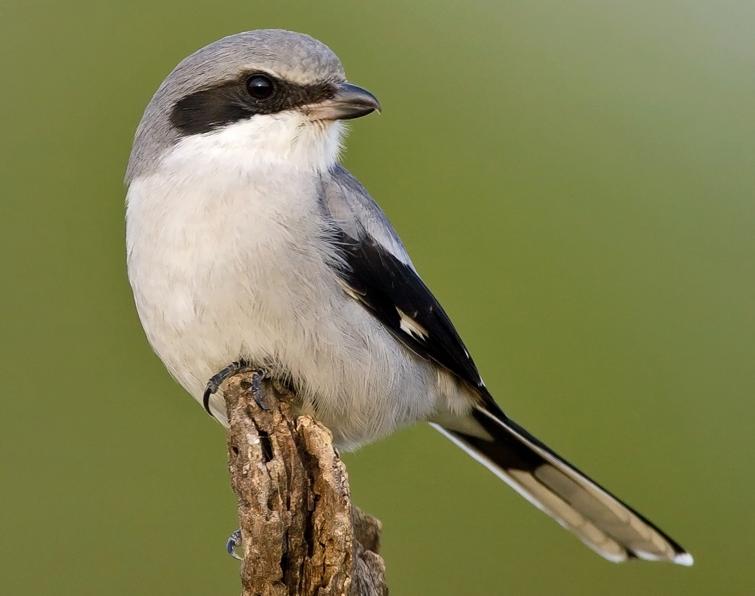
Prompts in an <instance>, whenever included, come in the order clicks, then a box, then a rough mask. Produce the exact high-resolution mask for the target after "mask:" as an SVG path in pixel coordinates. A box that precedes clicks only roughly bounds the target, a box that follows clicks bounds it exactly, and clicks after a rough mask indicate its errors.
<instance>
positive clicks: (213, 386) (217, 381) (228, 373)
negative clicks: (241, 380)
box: [202, 359, 256, 417]
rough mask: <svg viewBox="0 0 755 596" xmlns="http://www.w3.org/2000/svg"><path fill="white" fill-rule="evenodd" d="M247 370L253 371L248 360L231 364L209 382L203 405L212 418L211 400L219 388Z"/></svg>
mask: <svg viewBox="0 0 755 596" xmlns="http://www.w3.org/2000/svg"><path fill="white" fill-rule="evenodd" d="M247 370H251V367H250V365H249V363H248V362H247V361H246V360H243V359H242V360H238V361H236V362H231V363H230V364H229V365H228V366H226V367H225V368H224V369H223V370H221V371H219V372H217V373H216V374H214V375H213V376H212V378H211V379H210V380H209V381H208V382H207V387H206V389H205V390H204V396H203V398H202V405H203V406H204V409H205V410H206V411H207V413H208V414H209V415H210V416H213V414H212V412H211V411H210V398H211V397H212V396H213V395H215V393H217V391H218V388H219V387H220V386H221V385H222V384H223V381H225V380H226V379H229V378H230V377H232V376H233V375H235V374H236V373H239V372H242V371H247ZM255 377H256V375H255ZM255 401H256V400H255ZM213 417H214V416H213Z"/></svg>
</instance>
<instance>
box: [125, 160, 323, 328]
mask: <svg viewBox="0 0 755 596" xmlns="http://www.w3.org/2000/svg"><path fill="white" fill-rule="evenodd" d="M228 174H229V172H227V171H224V172H223V175H220V173H213V172H212V171H208V172H204V173H203V174H202V173H193V172H185V171H181V170H178V171H175V172H171V173H168V174H167V175H166V173H165V172H162V174H161V175H159V176H152V177H151V178H146V179H144V180H137V181H135V183H134V184H133V185H132V188H131V189H130V191H129V205H128V232H127V236H128V249H129V275H130V277H131V281H132V285H133V286H134V290H135V295H136V296H137V306H138V308H139V311H140V315H141V316H142V317H147V318H157V319H159V320H160V321H161V326H167V327H169V328H171V329H172V330H174V331H175V332H178V333H184V332H185V333H187V334H191V333H201V331H202V329H203V328H212V327H216V326H217V325H221V324H222V326H223V327H224V328H226V329H233V326H234V324H235V323H238V324H241V323H242V322H243V323H244V324H245V325H248V324H249V322H250V321H249V319H256V320H263V319H264V320H275V319H276V317H280V316H290V312H291V309H292V308H295V307H296V305H295V304H292V303H293V302H296V301H297V296H296V294H297V292H299V291H300V290H299V289H298V288H299V287H306V285H307V282H306V278H307V277H308V276H316V275H319V274H321V273H322V272H321V271H320V268H323V267H324V266H325V264H324V263H323V262H318V258H317V255H318V254H320V253H321V252H322V251H320V250H316V249H317V246H316V245H317V244H322V243H323V242H324V239H323V229H324V223H323V221H322V217H321V215H320V209H319V204H318V197H317V188H318V184H317V179H316V177H315V175H314V174H308V173H302V172H295V171H286V170H282V171H281V170H280V168H269V167H260V168H259V169H257V170H254V169H250V168H246V169H244V170H239V171H238V172H236V175H228ZM231 174H233V173H231ZM313 249H315V250H313ZM263 314H264V315H265V316H262V315H263Z"/></svg>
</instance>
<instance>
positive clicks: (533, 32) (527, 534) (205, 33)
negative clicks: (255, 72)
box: [0, 0, 755, 596]
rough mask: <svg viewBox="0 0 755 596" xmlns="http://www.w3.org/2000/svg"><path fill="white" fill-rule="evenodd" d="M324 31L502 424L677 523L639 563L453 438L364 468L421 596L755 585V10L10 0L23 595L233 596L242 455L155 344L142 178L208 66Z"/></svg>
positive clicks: (358, 139) (369, 492) (10, 352)
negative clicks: (166, 124)
mask: <svg viewBox="0 0 755 596" xmlns="http://www.w3.org/2000/svg"><path fill="white" fill-rule="evenodd" d="M272 26H275V27H283V28H289V29H295V30H299V31H305V32H307V33H310V34H312V35H314V36H316V37H318V38H320V39H322V40H324V41H325V42H326V43H328V44H329V45H330V46H331V47H332V48H333V49H334V50H335V51H336V52H337V53H338V54H339V55H340V56H341V57H342V58H343V60H344V63H345V65H346V69H347V72H348V73H349V77H350V78H351V80H353V81H354V82H357V83H359V84H361V85H364V86H365V87H367V88H368V89H371V90H372V91H374V92H375V93H376V94H377V95H378V96H379V97H380V99H381V100H382V102H383V106H384V113H383V115H382V116H379V117H377V116H373V117H370V118H366V119H364V120H360V121H357V122H355V123H354V124H353V126H352V132H351V134H350V138H349V141H348V151H347V153H346V155H345V161H346V163H347V165H348V166H349V167H350V168H351V169H352V171H354V172H355V173H356V175H357V176H358V177H359V178H360V179H361V180H362V181H363V182H364V183H365V184H366V186H367V187H368V189H369V190H370V191H371V193H372V194H373V195H374V196H375V197H376V198H377V200H378V201H379V202H380V203H381V204H382V205H383V207H384V208H385V210H386V211H387V212H388V214H389V215H390V217H391V218H392V220H393V222H394V223H395V225H396V227H397V228H398V229H399V231H400V233H401V234H402V236H403V238H404V239H405V241H406V243H407V245H408V247H409V249H410V251H411V253H412V255H413V257H414V260H415V263H416V264H417V266H418V268H419V269H420V271H421V272H422V274H423V276H424V278H425V280H426V281H427V282H428V283H429V285H430V286H431V287H432V288H433V289H434V291H435V292H436V294H437V295H438V297H439V298H440V299H441V301H442V302H443V303H444V304H445V305H446V307H447V310H448V311H449V313H450V314H451V316H452V317H453V318H454V320H455V321H456V324H457V326H458V328H459V331H460V332H461V334H462V335H463V336H464V338H465V340H466V342H467V345H468V346H469V348H470V350H471V351H472V352H473V354H474V355H475V357H476V359H477V362H478V364H479V366H480V369H481V371H482V372H483V375H484V377H485V379H486V381H487V382H488V384H489V386H490V387H491V389H492V391H493V393H494V394H495V395H496V396H497V397H498V400H499V401H500V402H501V403H502V404H503V406H504V407H505V408H506V409H507V410H508V412H509V413H510V414H511V415H512V416H513V417H515V418H516V419H518V420H519V421H520V422H522V423H524V424H525V425H526V426H527V427H529V428H530V429H531V430H532V431H533V432H535V433H536V434H538V435H540V436H542V437H543V438H544V439H546V440H547V441H548V442H549V443H551V444H552V445H553V446H554V447H556V448H557V449H558V450H559V451H561V452H563V454H564V455H566V456H568V457H569V458H570V459H572V460H573V461H575V462H576V463H577V464H578V465H580V466H581V467H583V468H584V469H585V470H587V471H588V472H589V473H591V474H592V475H594V476H595V477H596V478H597V479H598V480H599V481H601V482H602V483H604V484H605V485H607V486H608V487H610V488H611V489H612V490H613V491H615V492H616V493H617V494H618V495H620V496H622V497H624V498H625V499H626V500H627V501H629V502H630V503H632V504H633V505H634V506H635V507H637V508H638V509H639V510H640V511H642V512H645V513H646V514H647V515H648V516H649V517H651V518H652V519H653V520H656V521H657V522H658V523H659V525H661V526H662V527H663V528H664V529H667V530H668V532H669V533H670V534H672V535H673V536H674V537H676V538H677V539H678V540H679V541H680V542H681V543H682V544H684V545H685V546H686V547H687V548H689V549H690V551H691V552H692V553H693V554H694V555H695V557H696V559H697V563H696V565H695V566H694V567H693V568H691V569H686V568H679V567H675V566H672V565H661V564H649V563H644V564H643V563H632V564H627V565H620V566H617V565H612V564H610V563H607V562H605V561H603V560H601V559H600V558H598V557H597V556H595V555H593V554H592V553H591V552H590V551H588V550H587V549H585V548H583V547H582V546H581V545H580V544H579V543H578V542H577V541H576V540H575V539H574V538H573V537H572V536H570V535H569V534H568V533H566V532H565V531H563V530H561V529H560V528H559V527H558V526H557V525H556V524H554V523H553V522H552V521H550V520H549V519H547V518H546V517H545V516H543V515H542V514H541V513H539V512H538V511H536V510H535V509H534V508H532V507H531V506H530V505H528V504H527V503H526V502H525V501H524V500H523V499H521V498H520V497H518V496H516V495H515V494H514V493H513V492H512V491H511V490H510V489H508V488H507V487H506V486H504V485H502V484H501V483H500V482H499V481H498V480H497V479H496V478H494V477H493V476H492V475H491V474H489V473H487V472H486V471H485V470H483V469H482V468H481V467H480V466H478V465H477V464H475V463H474V462H473V461H472V460H471V459H469V458H467V456H465V455H464V454H463V453H461V452H460V451H458V450H456V449H455V448H454V447H453V446H452V445H451V444H449V443H448V442H446V441H445V440H444V439H443V438H442V437H440V436H439V435H437V434H435V433H433V432H432V431H431V430H430V429H429V428H427V427H424V426H421V427H416V428H412V429H409V430H406V431H404V432H402V433H399V434H398V435H397V436H395V437H392V438H391V439H389V440H386V441H383V442H382V443H379V444H376V445H372V446H370V447H368V448H365V449H363V450H362V451H361V452H359V453H357V454H352V455H348V456H347V457H346V460H347V464H348V468H349V471H350V473H351V479H352V488H353V493H354V496H355V500H356V501H357V502H358V503H359V504H360V505H361V506H362V507H364V508H365V509H366V510H368V511H370V512H372V513H374V514H376V515H377V516H379V517H380V518H381V519H382V520H383V522H384V524H385V534H384V538H385V551H384V552H385V557H386V560H387V565H388V577H389V579H390V584H391V587H392V593H393V594H396V595H424V594H431V595H435V594H437V595H445V594H454V595H459V594H461V595H465V594H472V595H474V594H504V595H531V594H563V595H587V594H612V595H636V594H659V595H667V594H670V595H685V596H688V595H695V594H701V595H702V594H705V595H708V594H752V593H755V571H753V566H752V558H753V552H754V551H755V515H754V514H753V511H755V509H754V508H753V506H752V502H753V498H755V480H753V474H754V473H753V471H752V465H753V463H755V457H753V455H754V453H755V448H753V427H754V424H755V403H754V402H753V395H754V394H755V372H754V370H755V366H753V364H754V362H755V321H754V318H755V314H754V313H755V264H754V262H753V253H754V252H755V234H754V233H753V232H755V202H754V199H755V42H754V41H753V39H754V38H753V29H754V28H755V4H753V3H752V2H748V1H745V0H742V1H734V2H733V1H726V0H717V1H715V2H714V1H709V2H704V1H691V0H690V1H682V0H679V1H676V2H671V1H661V2H655V1H653V2H651V1H640V2H629V1H625V2H599V1H597V0H595V1H574V2H557V1H552V2H523V1H510V2H493V1H476V2H465V3H462V2H450V1H438V0H435V1H430V0H423V1H413V2H399V1H398V0H394V1H390V2H370V3H367V2H364V3H362V2H346V1H345V0H344V1H341V2H331V1H325V0H320V1H318V2H300V3H294V2H282V1H280V0H279V1H277V2H252V1H244V2H229V1H211V0H184V1H178V0H170V1H164V2H160V1H156V0H150V1H146V0H137V1H130V2H125V1H124V2H94V1H92V2H84V1H70V2H57V1H51V0H49V1H41V0H0V67H1V69H0V76H1V77H2V86H1V87H0V88H1V89H2V91H1V92H0V114H2V129H1V132H2V137H1V139H2V140H0V151H1V152H2V153H1V155H0V157H1V159H0V193H1V196H0V260H1V261H0V267H1V268H2V269H1V270H2V280H3V281H2V292H0V313H2V316H0V333H1V338H2V341H1V343H0V367H1V368H0V370H1V372H2V376H1V378H2V393H1V396H0V400H2V401H1V402H0V403H1V404H2V409H1V414H0V425H1V428H0V474H1V477H0V478H1V482H2V485H1V486H0V489H1V490H0V582H1V587H0V591H1V592H2V593H3V594H13V595H26V594H29V595H39V594H61V595H94V594H97V595H100V594H107V595H109V596H118V595H121V594H123V595H127V594H128V595H131V594H146V595H173V594H175V595H182V596H188V595H209V594H212V595H220V594H235V593H236V592H237V576H236V572H237V564H236V563H235V562H234V561H232V560H231V559H230V558H229V557H228V556H227V555H226V554H225V552H224V550H223V545H224V540H225V537H226V535H227V534H228V532H230V531H231V530H232V529H233V528H234V524H235V519H234V514H235V510H234V501H233V498H232V495H231V492H230V489H229V487H228V479H227V476H226V470H225V452H224V438H223V433H222V431H221V429H220V427H219V426H217V425H216V424H214V423H213V422H211V421H210V420H209V419H208V418H207V416H206V415H205V414H204V413H203V412H202V409H201V408H200V407H198V406H197V405H196V404H195V403H194V402H193V401H192V400H190V399H189V398H188V397H187V396H186V395H185V394H184V393H183V391H182V390H181V389H180V388H179V387H178V386H176V385H175V384H174V383H173V381H172V380H171V379H170V378H169V376H168V375H167V374H166V373H165V371H164V370H163V368H162V366H161V364H160V362H159V361H158V360H157V359H156V357H155V356H154V355H153V354H152V353H151V351H150V349H149V347H148V346H147V343H146V341H145V339H144V337H143V335H142V332H141V329H140V327H139V323H138V321H137V318H136V315H135V312H134V308H133V305H132V303H131V296H130V291H129V287H128V283H127V280H126V275H125V271H124V248H123V235H124V234H123V230H124V226H123V213H124V208H123V197H124V188H123V186H122V176H123V171H124V167H125V163H126V159H127V157H128V153H129V148H130V144H131V138H132V134H133V130H134V128H135V126H136V124H137V122H138V120H139V117H140V115H141V111H142V109H143V108H144V105H145V104H146V102H147V101H148V99H149V97H150V95H151V93H152V92H153V90H154V89H155V88H156V87H157V85H158V84H159V83H160V81H161V80H162V78H163V77H164V76H165V74H166V73H167V72H168V71H169V70H170V69H171V68H172V67H173V66H174V65H175V63H176V62H177V61H178V60H179V59H181V58H182V57H183V56H185V55H186V54H188V53H189V52H191V51H193V50H194V49H196V48H197V47H199V46H201V45H204V44H205V43H208V42H210V41H212V40H214V39H216V38H218V37H221V36H223V35H226V34H229V33H234V32H237V31H240V30H245V29H251V28H256V27H272Z"/></svg>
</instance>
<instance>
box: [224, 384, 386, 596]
mask: <svg viewBox="0 0 755 596" xmlns="http://www.w3.org/2000/svg"><path fill="white" fill-rule="evenodd" d="M222 390H223V394H224V396H225V403H226V407H227V410H228V419H229V425H230V428H229V432H228V459H229V469H230V473H231V486H232V487H233V491H234V492H235V493H236V496H237V498H238V513H239V525H240V529H241V547H240V549H239V550H240V553H239V554H240V555H241V557H242V562H241V585H242V596H257V595H259V596H273V595H274V596H278V595H281V596H282V595H294V594H296V595H298V594H302V595H309V594H313V595H314V594H316V595H317V596H331V595H333V596H335V595H339V596H340V595H344V596H346V595H348V596H357V595H358V596H373V595H376V596H377V595H381V596H382V595H386V594H388V588H387V586H386V584H385V564H384V563H383V559H382V558H381V557H380V555H379V554H378V550H379V542H380V530H381V524H380V522H379V521H378V520H377V519H375V518H374V517H372V516H370V515H367V514H365V513H362V512H361V511H360V510H359V509H358V508H356V507H353V506H352V504H351V497H350V494H349V483H348V478H347V475H346V468H345V466H344V465H343V462H342V461H341V458H340V457H339V456H338V453H336V451H335V449H334V448H333V443H332V437H331V434H330V431H328V429H327V428H325V427H324V426H323V425H322V424H320V423H318V422H316V421H315V420H313V419H312V418H310V417H308V416H299V417H296V416H294V415H293V413H292V406H291V402H292V401H294V400H295V397H294V396H292V395H291V394H289V393H287V392H286V391H285V390H282V389H281V388H279V387H277V386H274V384H273V383H270V382H268V381H263V380H262V379H261V377H260V376H259V375H258V374H257V373H238V374H236V375H234V376H233V377H231V378H230V379H228V380H227V381H226V382H225V383H224V384H223V385H222Z"/></svg>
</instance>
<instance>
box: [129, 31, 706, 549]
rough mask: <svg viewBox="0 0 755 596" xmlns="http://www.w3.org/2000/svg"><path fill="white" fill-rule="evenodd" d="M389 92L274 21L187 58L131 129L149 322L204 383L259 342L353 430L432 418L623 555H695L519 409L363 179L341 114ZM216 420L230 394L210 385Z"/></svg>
mask: <svg viewBox="0 0 755 596" xmlns="http://www.w3.org/2000/svg"><path fill="white" fill-rule="evenodd" d="M377 107H378V104H377V100H376V99H375V98H374V96H372V95H371V94H369V93H368V92H367V91H365V90H363V89H360V88H358V87H355V86H353V85H350V84H348V83H346V81H345V75H344V72H343V67H342V66H341V63H340V61H339V60H338V58H337V57H336V56H335V54H333V52H332V51H331V50H330V49H328V48H327V47H326V46H325V45H323V44H322V43H320V42H318V41H316V40H314V39H312V38H311V37H308V36H305V35H301V34H297V33H291V32H287V31H279V30H264V31H251V32H246V33H241V34H238V35H235V36H230V37H226V38H224V39H222V40H220V41H218V42H215V43H214V44H210V45H209V46H207V47H205V48H203V49H201V50H199V51H198V52H195V53H194V54H192V55H191V56H189V57H188V58H186V59H185V60H184V61H182V62H181V63H180V64H179V65H178V66H177V67H176V68H175V69H174V70H173V71H172V72H171V73H170V74H169V75H168V77H167V78H166V79H165V81H164V82H163V83H162V85H160V88H159V89H158V90H157V92H156V93H155V96H154V97H153V98H152V100H151V102H150V103H149V105H148V106H147V109H146V111H145V113H144V116H143V118H142V121H141V123H140V124H139V127H138V129H137V133H136V138H135V141H134V147H133V150H132V154H131V158H130V161H129V166H128V171H127V175H126V180H127V183H128V187H129V188H128V197H127V202H128V206H127V250H128V269H129V278H130V281H131V285H132V288H133V291H134V298H135V302H136V306H137V310H138V312H139V316H140V318H141V321H142V324H143V326H144V329H145V332H146V334H147V337H148V339H149V341H150V343H151V345H152V347H153V348H154V349H155V351H156V352H157V354H158V356H159V357H160V358H161V359H162V361H163V362H164V363H165V365H166V367H167V368H168V370H169V371H170V372H171V374H172V375H173V376H174V377H175V378H176V379H177V380H178V382H179V383H181V385H182V386H183V387H184V388H186V390H187V391H188V392H189V393H190V394H191V395H192V396H194V398H195V399H197V400H198V401H201V400H202V396H203V393H204V389H205V384H206V383H207V381H208V379H209V378H210V377H211V376H212V375H213V374H215V373H216V372H218V371H219V370H220V369H222V368H223V367H225V366H226V365H227V364H229V363H230V362H232V361H235V360H239V359H245V360H248V361H249V362H251V363H253V364H255V365H256V366H260V367H264V368H266V369H267V370H269V371H270V373H271V374H273V375H275V376H280V377H285V378H287V379H289V380H290V381H291V382H292V383H294V385H295V386H296V389H297V394H298V396H299V398H300V403H299V409H300V411H301V412H302V413H309V414H312V415H314V416H316V417H317V418H319V419H320V420H322V421H323V422H324V423H325V424H326V425H327V426H328V427H329V428H330V429H331V430H332V432H333V435H334V438H335V440H336V443H337V444H338V445H339V446H340V447H342V448H345V449H351V448H356V447H357V446H359V445H361V444H364V443H366V442H369V441H374V440H376V439H378V438H380V437H383V436H386V435H388V434H390V433H391V432H393V431H394V430H396V429H397V428H399V427H401V426H405V425H408V424H412V423H414V422H417V421H428V422H431V423H433V425H434V426H435V427H436V428H438V429H439V430H440V431H441V432H443V433H444V434H445V435H446V436H447V437H448V438H450V439H451V440H453V441H454V442H455V443H456V444H458V445H459V446H461V447H462V448H464V449H465V450H467V451H468V452H469V453H470V454H471V455H472V456H473V457H475V458H476V459H478V460H479V461H480V462H482V463H483V464H485V465H486V466H487V467H488V468H490V469H491V470H492V471H494V472H495V473H496V474H497V475H498V476H500V477H501V478H502V479H503V480H505V481H506V482H507V483H509V484H510V485H511V486H512V487H513V488H514V489H516V490H517V491H518V492H520V493H521V494H522V495H523V496H525V497H526V498H527V499H528V500H530V501H531V502H532V503H533V504H535V505H536V506H537V507H539V508H540V509H542V510H543V511H545V512H546V513H548V514H549V515H551V516H552V517H554V518H555V519H556V520H557V521H558V522H559V523H561V524H562V525H563V526H565V527H567V528H568V529H570V530H572V531H573V532H574V533H575V534H576V535H577V536H578V537H579V538H580V539H581V540H582V541H583V542H585V544H587V545H588V546H590V547H591V548H592V549H594V550H595V551H596V552H598V553H600V554H601V555H602V556H604V557H606V558H608V559H609V560H612V561H622V560H625V559H627V558H632V557H640V558H645V559H651V560H655V559H661V560H671V561H674V562H676V563H680V564H691V562H692V558H691V557H690V555H689V554H687V553H686V552H685V551H684V549H682V548H681V547H680V546H679V545H678V544H677V543H676V542H674V541H673V540H672V539H671V538H669V537H668V536H667V535H666V534H664V533H663V532H662V531H661V530H659V529H658V528H657V527H655V526H654V525H653V524H652V523H650V522H649V521H647V520H645V519H644V518H643V517H642V516H640V515H639V514H638V513H636V512H635V511H634V510H632V509H631V508H629V507H628V506H626V505H625V504H623V503H621V502H620V501H619V500H618V499H616V498H615V497H613V496H612V495H611V494H610V493H608V492H607V491H605V490H604V489H602V488H601V487H599V486H598V485H596V484H595V483H594V482H593V481H591V480H590V479H589V478H588V477H586V476H585V475H584V474H582V473H581V472H579V471H578V470H577V469H576V468H574V467H573V466H571V465H570V464H568V463H567V462H565V461H564V460H563V459H562V458H560V457H559V456H558V455H557V454H555V452H553V451H552V450H550V449H549V448H548V447H546V446H545V445H544V444H543V443H541V442H540V441H538V440H537V439H535V438H534V437H533V436H532V435H530V434H529V433H527V431H525V430H524V429H523V428H522V427H520V426H519V425H517V424H516V423H515V422H513V421H511V420H510V419H509V418H508V417H506V415H505V414H504V413H503V412H502V411H501V410H500V408H499V407H498V406H497V405H496V403H495V402H494V401H493V399H492V397H491V396H490V393H489V392H488V390H487V388H486V387H485V385H484V384H483V382H482V379H481V378H480V377H479V374H478V373H477V369H476V367H475V365H474V363H473V361H472V359H471V357H470V356H469V354H468V352H467V351H466V348H464V345H463V343H462V342H461V339H460V338H459V336H458V334H457V333H456V331H455V330H454V328H453V325H452V324H451V322H450V320H449V319H448V317H447V316H446V314H445V313H444V312H443V309H442V307H441V306H440V304H439V303H438V302H437V301H436V300H435V298H434V297H433V296H432V294H431V293H430V291H429V290H428V289H427V287H426V286H425V285H424V284H423V283H422V281H421V279H420V278H419V277H418V275H417V273H416V271H415V269H414V266H413V265H412V263H411V261H410V259H409V256H408V255H407V253H406V250H405V248H404V246H403V244H402V243H401V240H400V239H399V237H398V235H397V234H396V232H395V231H394V230H393V228H392V226H391V225H390V224H389V222H388V221H387V219H386V218H385V216H384V214H383V212H382V211H381V210H380V208H379V207H378V206H377V205H376V204H375V202H374V201H373V200H372V199H371V198H370V196H369V195H368V193H367V192H366V190H365V189H364V188H363V187H362V186H361V185H360V184H359V182H358V181H357V180H356V179H355V178H354V177H353V176H351V174H349V173H348V172H347V171H346V170H345V169H344V168H343V167H341V166H340V165H338V161H337V160H338V153H339V150H340V145H341V140H342V132H343V129H342V123H341V122H340V120H342V119H348V118H355V117H359V116H362V115H365V114H367V113H369V112H371V111H372V110H374V109H376V108H377ZM208 405H209V409H210V411H211V412H212V413H213V414H214V415H215V416H216V417H217V418H218V419H219V420H220V421H221V422H224V421H225V412H224V411H223V403H222V399H221V397H220V396H215V397H214V398H213V399H212V400H211V401H210V402H209V404H208Z"/></svg>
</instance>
